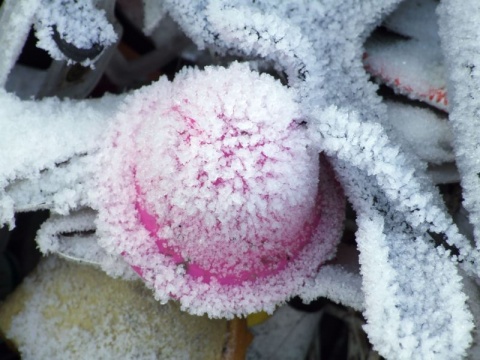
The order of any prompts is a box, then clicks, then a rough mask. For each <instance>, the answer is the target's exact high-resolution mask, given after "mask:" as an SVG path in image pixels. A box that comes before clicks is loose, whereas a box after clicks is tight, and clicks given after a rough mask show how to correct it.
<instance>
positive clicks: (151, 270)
mask: <svg viewBox="0 0 480 360" xmlns="http://www.w3.org/2000/svg"><path fill="white" fill-rule="evenodd" d="M295 96H296V94H295V92H294V91H293V90H291V89H288V88H286V87H284V86H282V85H281V84H280V83H279V82H278V81H276V80H274V79H273V78H272V77H270V76H268V75H259V74H258V73H255V72H251V71H250V70H249V69H248V68H247V67H246V66H245V65H239V64H233V65H232V66H231V67H230V68H228V69H225V68H207V69H205V70H203V71H199V70H187V71H184V72H182V73H180V74H179V75H177V77H176V79H175V80H174V81H173V82H167V81H165V80H163V81H160V82H159V83H157V84H155V85H152V86H151V87H148V88H144V89H142V90H140V91H138V92H136V93H135V94H133V95H132V96H131V97H130V99H128V100H127V102H126V106H125V107H124V109H123V112H122V114H121V115H120V116H119V119H118V121H117V123H116V126H115V128H114V130H112V134H111V135H110V137H109V141H110V145H109V146H107V148H109V149H110V152H109V155H106V154H107V152H105V153H104V158H103V160H104V164H105V166H106V167H108V168H109V171H108V172H106V173H105V176H104V177H103V178H102V179H101V182H102V183H103V187H105V188H107V189H108V190H107V192H106V195H105V198H104V205H105V206H104V208H103V209H101V214H100V220H101V223H100V224H99V228H100V231H102V229H104V231H105V235H106V236H105V239H106V240H104V246H105V247H106V248H111V249H114V251H115V252H117V253H120V254H122V255H123V256H124V258H125V259H126V260H127V261H128V262H129V263H130V264H131V265H132V266H133V267H134V268H135V269H136V270H137V272H138V273H139V274H140V275H141V276H142V277H144V278H145V280H146V281H147V282H150V284H151V285H153V287H154V288H155V289H157V290H159V289H158V288H159V287H161V286H165V289H168V290H163V291H164V292H168V294H169V295H171V296H173V297H176V298H181V297H182V296H185V295H184V294H186V293H187V294H188V293H191V292H194V291H196V290H195V287H196V285H195V284H197V285H198V288H199V289H202V291H207V292H208V288H209V286H211V288H217V287H220V288H221V287H224V288H230V289H232V288H235V287H237V288H241V287H245V286H246V287H248V288H251V286H252V284H260V283H262V282H264V283H265V281H267V282H271V279H277V280H279V279H280V278H281V277H282V275H281V274H282V273H283V272H286V273H289V274H291V273H292V271H298V274H302V276H304V273H306V272H310V273H313V272H315V270H316V269H318V266H319V265H320V264H321V263H322V262H323V261H324V260H325V259H326V258H328V256H329V255H330V254H331V253H333V250H334V248H335V244H336V241H337V239H338V233H339V231H340V230H339V229H340V228H341V220H342V216H343V212H342V209H343V196H342V194H341V190H340V189H339V187H338V185H337V184H336V183H335V181H334V179H333V177H332V172H331V170H330V168H329V167H328V164H327V163H326V162H325V161H323V162H321V161H319V155H318V153H315V151H313V150H312V146H311V144H310V140H309V137H308V127H307V126H306V124H305V122H304V121H303V120H302V115H301V111H300V108H299V106H298V103H297V102H296V98H295ZM319 180H320V181H319ZM329 202H330V203H331V204H330V203H329ZM332 204H333V205H332ZM324 206H327V207H329V208H330V210H328V211H327V213H330V212H332V213H334V214H335V216H334V217H330V219H328V221H327V222H328V224H330V225H331V226H333V231H332V229H328V234H327V235H325V236H324V237H323V238H322V235H321V234H319V228H320V227H321V226H322V224H323V223H325V221H326V219H324V217H325V216H327V215H326V212H325V209H324ZM102 210H103V211H102ZM102 221H103V224H102ZM102 225H103V227H102ZM105 225H106V226H105ZM119 229H121V232H122V234H121V233H120V231H119ZM332 234H334V235H332ZM312 243H318V244H320V245H321V246H320V247H318V246H317V248H318V249H317V251H319V254H318V255H317V256H315V257H314V258H315V260H313V261H312V260H311V259H310V257H311V254H308V256H307V254H305V252H306V251H308V252H310V251H312V249H314V248H315V247H313V248H312ZM320 248H321V249H320ZM320 252H321V253H320ZM295 269H296V270H295ZM176 279H177V280H178V279H181V280H180V281H176ZM275 281H276V280H275ZM160 284H162V285H160ZM202 284H203V285H202ZM287 288H288V286H287ZM206 289H207V290H206ZM197 290H198V289H197ZM290 291H291V290H290ZM159 292H160V293H162V290H159ZM227 292H228V291H227ZM157 295H158V293H157ZM232 296H233V295H232ZM282 296H283V297H285V295H282ZM160 297H161V296H160Z"/></svg>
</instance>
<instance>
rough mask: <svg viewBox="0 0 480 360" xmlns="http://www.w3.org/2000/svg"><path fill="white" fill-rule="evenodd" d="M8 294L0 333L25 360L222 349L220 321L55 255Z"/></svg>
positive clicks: (215, 353) (107, 359)
mask: <svg viewBox="0 0 480 360" xmlns="http://www.w3.org/2000/svg"><path fill="white" fill-rule="evenodd" d="M13 296H15V298H12V299H11V300H10V301H9V302H8V303H7V305H8V306H9V309H10V311H6V315H7V316H8V317H9V318H10V319H11V320H10V321H8V320H7V321H8V322H7V323H6V324H5V322H3V326H5V327H7V326H8V328H5V329H2V330H5V333H6V334H5V335H6V336H8V338H9V339H12V340H14V341H15V344H16V345H18V349H19V351H20V353H21V356H22V359H25V360H64V359H78V360H90V359H104V360H115V359H138V360H155V359H166V360H178V359H185V360H187V359H192V360H194V359H198V360H203V359H217V358H219V356H220V354H221V352H222V347H223V346H224V345H225V337H226V336H225V335H226V331H227V323H226V321H224V320H211V319H206V318H201V317H197V316H191V315H188V314H186V313H183V312H181V311H180V309H179V307H178V305H177V304H174V303H168V304H165V305H161V304H159V303H158V302H156V301H155V300H154V299H153V298H152V297H151V296H150V294H149V291H148V289H145V287H144V286H143V284H142V283H140V282H125V281H121V280H113V279H111V278H109V277H108V276H106V275H105V274H103V273H101V272H99V271H98V270H96V269H93V268H91V267H88V266H85V265H79V264H75V263H71V262H67V261H65V260H62V259H58V258H56V257H55V256H50V257H48V258H46V259H43V260H42V262H41V263H40V264H39V266H38V267H37V269H36V270H35V272H34V273H32V274H31V275H29V276H28V277H27V278H26V279H25V280H24V282H23V284H22V285H21V287H20V288H19V289H17V292H16V293H14V294H13ZM13 301H16V303H14V304H12V302H13ZM4 313H5V311H4V312H3V313H2V315H4ZM2 320H5V318H2Z"/></svg>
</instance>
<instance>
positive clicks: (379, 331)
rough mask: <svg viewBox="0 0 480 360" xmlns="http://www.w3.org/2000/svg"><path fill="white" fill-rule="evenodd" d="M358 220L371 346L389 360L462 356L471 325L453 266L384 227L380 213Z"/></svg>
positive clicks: (423, 244)
mask: <svg viewBox="0 0 480 360" xmlns="http://www.w3.org/2000/svg"><path fill="white" fill-rule="evenodd" d="M358 224H359V234H358V238H357V239H358V246H359V249H360V262H361V264H362V270H361V271H362V275H363V286H364V291H365V302H366V311H365V314H366V316H367V319H368V320H367V325H366V326H365V329H366V331H367V333H368V336H369V338H370V339H371V341H372V343H373V344H374V346H375V348H376V349H377V350H378V351H379V352H380V353H381V354H382V355H383V356H385V357H386V358H388V359H391V360H393V359H402V360H410V359H458V358H460V357H462V356H464V355H466V349H467V348H468V346H469V345H470V342H471V340H472V337H471V334H470V332H471V331H472V329H473V327H474V325H473V321H472V320H473V318H472V315H471V314H470V313H469V312H468V310H467V306H466V300H467V297H466V296H465V294H464V293H463V292H462V279H461V277H460V276H459V275H458V273H457V269H456V268H455V265H454V264H453V263H452V262H451V261H450V259H448V257H446V256H445V255H439V254H437V253H436V252H435V251H432V250H433V248H432V246H431V245H429V244H427V243H426V242H425V241H424V239H422V238H420V237H418V238H416V239H415V240H414V241H411V240H410V239H409V236H408V231H407V232H396V231H394V230H393V229H390V228H386V229H385V228H384V226H386V225H385V224H384V221H383V219H382V218H381V217H380V216H372V217H368V216H365V215H363V214H362V215H360V216H359V218H358ZM384 230H385V231H384ZM385 234H388V235H385ZM425 264H428V266H425Z"/></svg>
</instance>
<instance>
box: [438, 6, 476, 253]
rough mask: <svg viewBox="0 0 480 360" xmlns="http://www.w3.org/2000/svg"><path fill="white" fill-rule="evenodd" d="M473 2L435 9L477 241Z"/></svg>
mask: <svg viewBox="0 0 480 360" xmlns="http://www.w3.org/2000/svg"><path fill="white" fill-rule="evenodd" d="M479 12H480V4H479V3H478V2H476V1H460V2H459V1H450V2H443V3H441V4H440V8H439V16H440V20H439V25H440V36H441V39H442V48H443V51H444V55H445V62H446V65H447V66H446V67H447V69H448V81H449V83H448V86H449V87H448V90H449V94H450V101H451V107H450V121H451V123H452V128H453V131H454V137H455V139H454V147H455V155H456V156H457V165H458V169H459V171H460V174H461V176H462V187H463V196H464V199H465V200H464V206H465V208H466V209H467V210H468V212H469V213H470V223H471V224H473V225H474V235H475V239H476V242H477V246H478V244H480V228H479V226H478V224H480V176H479V175H480V162H479V161H478V159H479V158H480V147H479V146H478V143H479V140H478V129H479V127H480V117H479V113H480V101H479V100H478V91H479V89H480V73H479V69H480V57H479V56H478V54H479V51H480V29H479V27H478V14H479Z"/></svg>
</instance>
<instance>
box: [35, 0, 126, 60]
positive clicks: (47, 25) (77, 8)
mask: <svg viewBox="0 0 480 360" xmlns="http://www.w3.org/2000/svg"><path fill="white" fill-rule="evenodd" d="M95 2H96V1H94V0H83V1H70V0H41V6H40V7H39V10H38V11H37V13H36V23H35V29H36V36H37V38H38V43H37V46H38V47H39V48H42V49H44V50H46V51H48V53H49V54H50V56H52V57H53V58H54V59H56V60H67V61H68V62H72V60H71V59H69V58H67V57H66V56H65V55H64V54H63V53H62V51H61V50H60V49H59V48H58V46H57V44H56V43H55V41H54V40H53V38H52V35H53V33H54V28H55V29H56V31H57V32H58V34H59V35H60V37H61V38H62V39H63V40H64V41H66V42H67V43H69V44H71V45H73V46H75V47H76V48H78V49H90V48H91V47H92V46H94V45H99V46H102V47H104V48H105V47H108V46H109V45H111V44H113V43H115V41H116V40H117V35H116V34H115V31H114V29H113V26H112V24H110V23H109V22H108V21H107V18H106V16H105V11H104V10H103V9H101V10H99V9H97V8H96V7H95V5H94V3H95ZM93 62H94V59H87V60H85V61H83V62H82V64H83V65H85V66H87V65H90V64H92V63H93Z"/></svg>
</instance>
